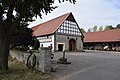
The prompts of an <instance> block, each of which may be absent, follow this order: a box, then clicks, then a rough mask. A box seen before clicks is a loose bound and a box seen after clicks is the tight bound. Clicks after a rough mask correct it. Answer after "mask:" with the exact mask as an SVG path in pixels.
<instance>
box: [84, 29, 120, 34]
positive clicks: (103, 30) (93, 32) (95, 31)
mask: <svg viewBox="0 0 120 80" xmlns="http://www.w3.org/2000/svg"><path fill="white" fill-rule="evenodd" d="M113 30H119V29H110V30H103V31H95V32H87V34H88V33H99V32H108V31H113ZM85 34H86V33H85Z"/></svg>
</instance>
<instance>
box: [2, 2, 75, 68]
mask: <svg viewBox="0 0 120 80" xmlns="http://www.w3.org/2000/svg"><path fill="white" fill-rule="evenodd" d="M54 1H55V0H2V1H1V2H0V70H6V69H8V55H9V50H10V49H9V47H10V43H11V39H12V35H13V33H14V32H15V30H16V29H17V27H18V26H19V25H20V23H25V22H28V21H33V17H37V16H39V17H41V16H42V15H41V13H42V12H43V13H45V14H47V13H50V12H51V11H53V10H54V9H55V8H57V7H56V6H53V4H54ZM62 1H63V2H64V1H68V0H62ZM69 1H70V2H71V3H75V0H69ZM59 2H61V0H59Z"/></svg>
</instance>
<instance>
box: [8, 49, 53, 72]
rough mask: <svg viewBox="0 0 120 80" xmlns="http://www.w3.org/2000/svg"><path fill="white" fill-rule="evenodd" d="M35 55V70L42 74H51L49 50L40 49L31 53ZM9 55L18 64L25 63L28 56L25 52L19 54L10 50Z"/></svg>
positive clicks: (50, 52)
mask: <svg viewBox="0 0 120 80" xmlns="http://www.w3.org/2000/svg"><path fill="white" fill-rule="evenodd" d="M33 53H34V54H35V55H36V65H35V69H36V70H39V71H41V72H43V73H50V72H51V54H52V51H51V48H41V50H40V51H33ZM10 55H11V56H12V57H13V58H15V59H17V60H18V61H20V62H23V63H25V64H26V63H27V58H28V56H29V55H30V54H29V53H27V52H21V51H16V50H11V51H10Z"/></svg>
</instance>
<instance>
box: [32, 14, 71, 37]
mask: <svg viewBox="0 0 120 80" xmlns="http://www.w3.org/2000/svg"><path fill="white" fill-rule="evenodd" d="M70 14H72V13H67V14H64V15H62V16H59V17H57V18H54V19H52V20H49V21H47V22H44V23H42V24H39V25H37V26H35V27H33V28H32V30H33V36H43V35H48V34H53V33H54V32H55V31H56V30H57V29H58V28H59V26H60V25H61V24H62V23H63V22H64V20H66V19H67V17H68V16H69V15H70Z"/></svg>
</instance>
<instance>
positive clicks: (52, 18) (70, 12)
mask: <svg viewBox="0 0 120 80" xmlns="http://www.w3.org/2000/svg"><path fill="white" fill-rule="evenodd" d="M70 13H71V12H69V13H66V14H63V15H60V16H58V17H55V18H52V19H50V20H47V21H45V22H42V23H40V24H37V25H35V26H33V27H32V28H35V27H38V26H39V25H41V24H44V23H46V22H49V21H52V20H54V19H57V18H59V17H62V16H64V15H67V14H70Z"/></svg>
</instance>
